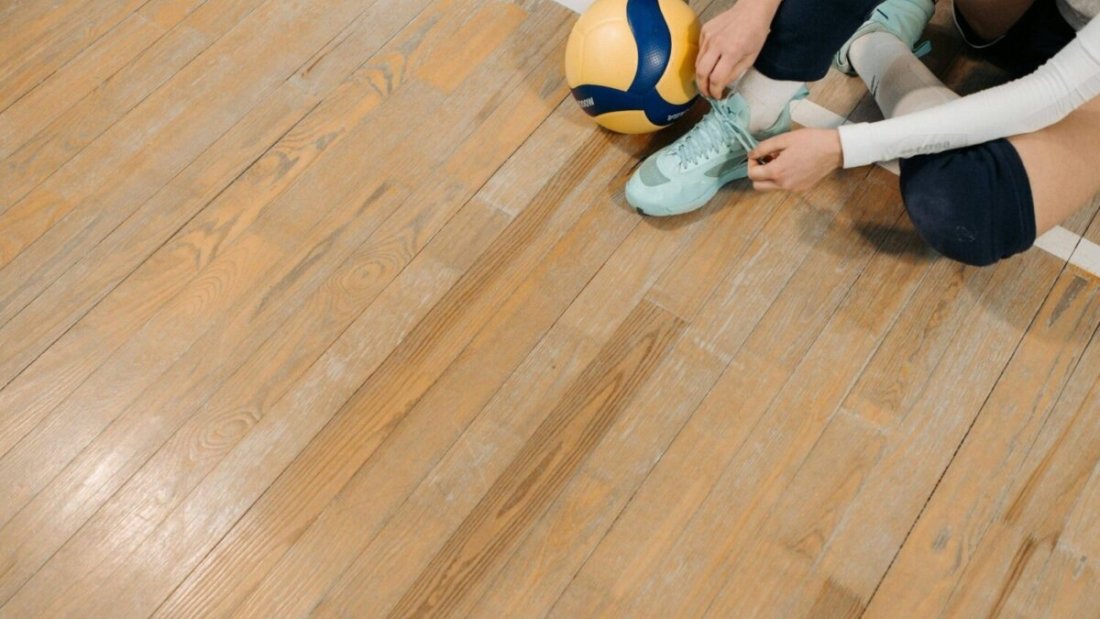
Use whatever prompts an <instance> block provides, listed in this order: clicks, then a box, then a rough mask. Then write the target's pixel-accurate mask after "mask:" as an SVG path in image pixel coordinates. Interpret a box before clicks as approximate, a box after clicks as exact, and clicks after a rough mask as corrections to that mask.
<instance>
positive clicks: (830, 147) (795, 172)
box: [749, 129, 844, 191]
mask: <svg viewBox="0 0 1100 619" xmlns="http://www.w3.org/2000/svg"><path fill="white" fill-rule="evenodd" d="M843 166H844V152H843V150H842V149H841V145H840V132H838V131H837V130H836V129H799V130H797V131H792V132H790V133H784V134H782V135H778V136H776V137H774V138H771V139H770V140H764V141H763V142H761V143H760V144H758V145H757V147H756V148H754V149H753V151H752V152H751V153H749V178H750V179H752V186H753V188H754V189H756V190H757V191H773V190H776V189H786V190H787V191H805V190H807V189H809V188H810V187H813V186H814V185H816V184H817V182H818V181H820V180H821V179H823V178H825V177H826V176H828V174H829V173H830V172H832V171H833V170H837V169H839V168H841V167H843Z"/></svg>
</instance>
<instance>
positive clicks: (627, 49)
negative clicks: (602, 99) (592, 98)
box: [565, 0, 638, 90]
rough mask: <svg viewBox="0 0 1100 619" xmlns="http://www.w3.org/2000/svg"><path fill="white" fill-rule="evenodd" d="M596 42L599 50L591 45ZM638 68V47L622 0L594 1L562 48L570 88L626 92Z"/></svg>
mask: <svg viewBox="0 0 1100 619" xmlns="http://www.w3.org/2000/svg"><path fill="white" fill-rule="evenodd" d="M592 41H598V42H599V48H598V49H596V47H595V45H593V44H591V43H590V42H592ZM637 67H638V47H637V45H636V44H635V42H634V37H633V34H632V33H631V32H630V28H629V27H628V26H627V21H626V3H625V2H623V0H597V2H595V3H594V4H593V5H592V6H591V7H589V8H588V10H587V11H585V12H584V14H582V15H581V17H580V19H578V20H577V23H576V24H575V25H574V26H573V30H572V32H571V33H570V35H569V41H568V43H567V44H566V48H565V78H566V82H567V83H568V84H569V86H570V87H576V86H579V85H581V84H598V85H601V86H607V87H609V88H616V89H618V90H626V89H628V88H629V87H630V84H631V83H632V82H633V81H634V74H635V73H636V72H637Z"/></svg>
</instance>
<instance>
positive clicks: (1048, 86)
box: [840, 20, 1100, 168]
mask: <svg viewBox="0 0 1100 619" xmlns="http://www.w3.org/2000/svg"><path fill="white" fill-rule="evenodd" d="M1097 95H1100V20H1093V22H1092V23H1090V24H1088V25H1087V26H1086V27H1085V28H1084V29H1083V30H1081V32H1080V33H1078V36H1077V38H1076V39H1074V40H1073V41H1072V42H1070V44H1069V45H1067V46H1066V47H1065V49H1063V50H1062V51H1061V52H1059V53H1058V54H1057V55H1056V56H1055V57H1054V58H1052V59H1051V61H1050V62H1048V63H1047V64H1045V65H1043V66H1042V67H1041V68H1040V69H1039V70H1037V71H1036V72H1035V73H1032V74H1031V75H1028V76H1026V77H1023V78H1020V79H1018V80H1015V81H1013V82H1009V83H1007V84H1003V85H1001V86H997V87H995V88H991V89H989V90H985V91H982V92H979V93H975V94H972V95H970V96H967V97H963V98H961V99H957V100H955V101H951V102H949V103H945V104H943V105H940V106H937V107H935V108H932V109H928V110H924V111H921V112H917V113H914V114H910V115H907V116H900V117H897V118H893V119H890V120H885V121H881V122H877V123H860V124H856V125H848V126H844V127H841V129H840V137H841V143H842V145H843V149H844V166H845V167H849V168H850V167H857V166H860V165H867V164H870V163H874V162H876V161H885V160H889V159H895V158H898V157H912V156H914V155H920V154H927V153H934V152H942V151H945V150H951V149H955V148H962V147H965V146H970V145H973V144H980V143H983V142H988V141H990V140H994V139H997V138H1003V137H1009V136H1012V135H1020V134H1024V133H1031V132H1034V131H1037V130H1039V129H1042V128H1044V127H1047V126H1050V125H1052V124H1054V123H1056V122H1058V121H1059V120H1061V119H1062V118H1064V117H1065V116H1066V115H1068V114H1069V113H1070V112H1072V111H1073V110H1074V109H1076V108H1078V107H1080V106H1081V105H1083V104H1085V103H1086V102H1088V101H1089V100H1090V99H1092V98H1093V97H1096V96H1097Z"/></svg>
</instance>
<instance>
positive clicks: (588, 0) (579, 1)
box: [554, 0, 596, 13]
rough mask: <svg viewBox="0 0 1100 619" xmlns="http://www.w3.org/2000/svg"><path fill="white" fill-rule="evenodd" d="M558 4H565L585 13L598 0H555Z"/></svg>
mask: <svg viewBox="0 0 1100 619" xmlns="http://www.w3.org/2000/svg"><path fill="white" fill-rule="evenodd" d="M554 1H555V2H557V3H558V4H560V5H562V6H564V7H565V8H567V9H570V10H572V11H576V12H578V13H583V12H584V10H585V9H587V8H588V7H589V6H591V4H592V3H593V2H595V1H596V0H554Z"/></svg>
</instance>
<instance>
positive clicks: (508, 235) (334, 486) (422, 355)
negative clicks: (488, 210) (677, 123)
mask: <svg viewBox="0 0 1100 619" xmlns="http://www.w3.org/2000/svg"><path fill="white" fill-rule="evenodd" d="M569 105H570V106H572V105H573V104H572V103H571V102H570V103H569ZM606 147H607V144H606V142H604V140H603V139H600V140H592V141H590V142H589V143H588V144H587V145H586V147H585V149H584V150H582V151H580V152H579V153H576V154H575V155H574V157H573V158H571V159H569V160H567V162H566V163H565V164H564V166H565V167H564V168H563V173H562V174H561V175H559V176H558V177H556V178H553V180H551V181H550V182H549V183H548V184H547V185H546V186H544V187H543V189H542V190H540V192H539V193H538V194H537V195H536V196H534V198H533V199H532V205H531V206H529V207H527V209H525V210H524V211H522V212H521V213H520V215H519V216H518V217H517V218H516V219H515V220H514V221H513V222H512V223H511V225H510V226H509V227H508V228H507V229H506V230H505V231H503V232H502V233H501V234H500V236H499V237H498V238H496V239H495V241H494V243H493V244H492V245H491V246H490V247H489V249H488V250H486V253H485V254H484V255H481V256H480V257H478V258H477V260H476V261H473V263H472V265H471V267H470V270H468V271H467V272H466V273H465V275H464V276H463V278H462V279H460V280H459V281H458V282H457V283H456V285H455V287H454V288H452V289H450V290H449V291H447V294H446V295H445V296H444V297H443V298H442V299H440V300H439V301H438V303H437V304H436V305H435V307H434V308H433V309H432V311H431V312H430V313H429V314H428V315H427V316H426V317H425V318H424V320H423V321H422V322H421V323H419V324H417V326H416V328H415V329H414V330H413V331H412V332H411V333H410V334H409V335H408V336H407V337H406V338H405V339H404V340H403V341H402V342H401V345H400V346H399V347H398V348H396V349H395V350H394V351H393V353H392V354H391V355H389V356H388V357H387V358H386V359H385V361H384V362H383V363H382V365H381V366H379V367H378V369H377V370H374V371H373V372H371V373H369V374H368V376H369V378H367V380H366V382H365V383H363V385H361V386H359V388H358V390H357V391H356V392H355V394H354V395H353V396H352V397H351V398H350V399H349V400H348V401H347V402H346V403H344V404H343V406H342V407H341V408H340V410H339V411H338V412H337V413H336V416H335V417H334V419H333V421H332V422H330V423H329V425H328V426H326V427H325V428H324V430H323V431H322V433H321V434H320V435H319V436H318V437H317V438H316V439H315V440H314V441H313V442H312V443H311V444H310V446H309V448H308V449H306V450H305V451H303V453H302V454H301V455H299V456H298V458H297V459H296V461H295V462H293V463H291V465H290V468H289V469H288V472H287V473H286V474H285V475H284V476H283V477H282V478H280V480H279V482H278V483H277V484H275V485H273V486H272V488H271V489H269V490H268V491H267V493H266V494H265V496H264V497H262V498H261V500H260V501H259V502H258V503H257V505H256V506H255V507H254V508H253V509H252V510H250V511H249V513H248V514H246V515H245V518H244V519H242V521H241V522H239V523H237V524H236V526H235V527H234V529H233V531H231V532H230V534H229V535H228V536H227V537H226V538H225V539H224V540H222V542H221V543H220V544H219V546H218V548H216V549H215V551H214V552H213V553H211V554H210V555H208V556H207V557H206V558H205V559H204V561H203V563H202V565H200V566H199V568H198V569H197V570H196V571H195V572H194V573H193V574H192V575H191V576H190V577H189V578H188V581H187V582H186V583H184V585H183V586H182V587H181V588H180V589H177V591H176V593H175V594H174V595H173V598H172V599H171V600H169V602H168V603H167V604H166V605H165V606H164V607H162V608H161V609H160V610H159V611H158V612H160V613H163V614H167V615H171V614H174V613H176V612H180V611H181V610H182V611H187V610H188V609H189V607H181V606H180V605H181V604H188V605H189V604H194V603H195V600H196V599H199V598H201V596H199V595H187V593H188V592H191V591H202V590H204V589H207V588H217V589H220V590H223V591H227V590H228V589H230V588H231V587H232V586H233V584H234V582H235V581H236V579H237V578H240V577H243V576H246V575H248V572H246V571H243V570H244V568H245V565H251V564H252V563H253V562H254V561H255V557H256V556H267V554H266V553H267V551H266V550H265V549H266V548H269V547H271V545H272V544H276V546H275V551H276V552H277V553H279V554H281V552H283V551H285V549H282V550H280V548H279V546H278V545H277V544H279V541H280V540H281V539H282V538H283V537H284V536H290V540H291V541H292V540H293V539H294V537H296V536H297V535H298V534H299V533H300V531H301V527H302V526H303V525H304V524H306V523H308V522H309V521H311V520H312V519H313V518H314V517H315V514H316V512H317V511H319V510H320V509H322V508H323V507H324V505H325V504H326V503H327V502H328V501H329V500H330V499H331V498H332V496H333V495H334V494H335V493H336V492H337V491H339V490H340V488H341V486H343V485H344V483H346V480H347V479H348V478H350V477H351V475H352V474H354V473H355V471H356V469H358V468H359V466H360V465H361V464H362V462H363V461H364V460H366V459H367V458H369V457H371V455H372V454H373V453H374V450H375V449H376V448H377V447H378V445H379V444H381V443H382V442H383V441H385V440H386V438H387V436H388V435H389V434H390V433H391V432H392V429H393V426H394V425H396V424H397V422H398V421H399V420H401V419H404V418H405V417H406V415H407V413H408V410H409V408H410V407H411V406H412V405H413V404H415V403H416V402H417V401H418V400H419V399H420V398H422V397H423V394H424V392H425V391H426V390H427V389H428V388H429V387H430V386H431V384H432V383H433V382H435V380H436V379H437V377H438V376H439V375H441V374H442V373H443V369H445V368H446V366H447V365H448V364H449V363H450V362H451V361H452V360H453V359H454V358H455V357H456V356H457V355H458V353H460V352H461V350H462V349H463V348H464V347H465V346H466V345H467V344H468V342H469V341H470V338H471V337H472V336H473V335H474V334H475V333H476V332H477V331H478V330H480V328H481V325H482V324H483V321H485V320H487V319H488V318H489V317H490V316H491V315H492V313H491V312H490V311H489V309H488V308H490V307H495V306H498V305H499V304H500V302H503V301H504V299H506V298H507V295H505V296H503V297H501V298H497V302H495V303H494V302H492V298H496V297H495V295H500V294H501V293H503V292H505V291H506V290H511V289H513V288H514V287H515V286H516V285H517V284H518V283H519V281H522V278H521V279H520V280H517V281H512V282H511V283H509V281H508V279H506V280H504V281H503V282H502V281H499V280H498V281H493V280H494V278H495V277H507V278H509V279H511V278H514V277H517V276H518V275H520V274H523V273H524V272H525V271H526V272H529V271H530V269H532V268H533V267H534V266H535V264H537V263H539V262H541V260H542V259H541V258H540V259H538V260H535V262H531V260H533V259H535V258H536V257H537V256H538V255H539V253H541V252H544V251H546V249H540V246H541V245H544V244H546V243H548V242H552V241H553V240H554V239H555V238H556V236H557V235H558V234H561V233H560V232H559V233H556V234H551V235H548V236H549V238H542V235H541V234H538V233H537V230H538V228H539V227H540V226H543V225H548V224H550V223H551V222H552V221H554V220H556V219H558V218H559V217H560V216H561V215H555V216H554V217H553V218H551V219H550V221H546V218H549V217H550V215H551V211H552V210H553V209H554V207H553V206H552V205H554V204H557V203H558V201H559V200H562V199H563V198H564V196H565V195H571V194H572V193H573V191H574V188H573V186H572V185H579V186H580V187H582V188H583V187H584V186H585V185H584V183H580V182H579V181H580V180H581V179H583V178H585V177H586V176H587V175H588V174H589V172H590V170H589V169H588V168H590V167H592V168H594V169H595V170H603V171H604V172H605V173H606V172H607V167H606V166H607V165H609V164H608V163H600V164H599V165H595V164H597V162H598V161H599V158H600V157H601V156H602V155H601V153H602V152H603V151H604V149H605V148H606ZM578 175H581V176H580V177H578ZM561 191H565V192H566V193H565V194H559V193H558V192H561ZM580 191H581V193H580V195H582V196H583V195H585V193H584V190H583V189H582V190H580ZM588 191H589V192H590V191H591V190H588ZM579 202H580V203H581V204H585V203H586V201H585V200H584V199H581V200H579ZM532 209H534V210H532ZM562 214H565V213H562ZM561 223H564V222H561ZM561 223H557V224H555V225H561ZM513 234H516V235H519V236H513ZM523 245H526V247H525V248H523V249H521V246H523ZM452 251H453V250H452ZM521 251H522V252H523V253H522V254H519V255H516V256H513V257H511V258H505V256H507V255H508V254H510V253H512V252H521ZM528 252H535V254H534V255H532V254H529V253H528ZM504 263H508V268H507V269H498V270H499V271H500V272H499V273H498V274H497V275H496V276H491V275H489V273H490V271H489V270H488V265H489V264H493V265H496V266H498V267H499V266H500V265H503V264H504ZM482 286H486V287H487V290H486V292H485V293H479V292H477V290H478V288H481V287H482ZM481 294H488V295H493V297H491V298H489V299H486V298H482V297H481V296H480V295H481ZM452 321H453V322H452ZM470 321H473V322H472V324H471V323H470ZM451 324H453V325H454V326H451ZM410 355H412V356H413V357H412V359H410V358H409V356H410ZM437 358H439V359H442V361H435V359H437ZM439 364H442V367H439V368H438V369H435V368H436V366H437V365H439ZM361 411H369V413H370V414H363V412H361ZM333 458H336V460H333ZM334 464H336V465H337V466H338V468H333V465H334ZM319 470H324V471H330V472H332V473H334V474H333V475H332V476H331V477H329V476H326V481H325V482H324V483H323V484H322V483H318V482H317V471H319ZM297 479H309V480H311V481H309V482H308V483H306V484H302V483H300V482H299V481H297ZM261 531H264V532H266V533H263V534H262V535H257V533H259V532H261ZM277 558H278V554H275V555H274V556H273V557H272V559H277ZM258 567H263V565H262V564H260V565H259V566H258ZM256 576H257V577H262V572H260V573H258V574H257V575H256Z"/></svg>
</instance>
